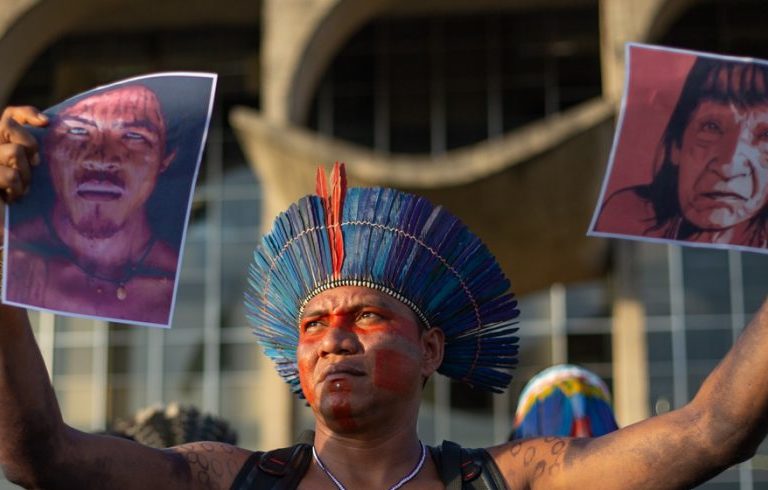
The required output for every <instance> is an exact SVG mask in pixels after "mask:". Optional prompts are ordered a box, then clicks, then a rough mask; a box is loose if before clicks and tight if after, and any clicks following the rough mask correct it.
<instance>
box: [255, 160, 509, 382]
mask: <svg viewBox="0 0 768 490" xmlns="http://www.w3.org/2000/svg"><path fill="white" fill-rule="evenodd" d="M320 175H322V174H320ZM323 179H324V176H323ZM331 187H332V189H333V190H332V192H331V193H329V192H328V188H327V186H326V185H325V183H324V182H323V183H322V184H321V183H320V177H318V193H319V194H320V195H319V196H315V195H311V196H306V197H303V198H302V199H300V200H299V201H298V202H296V203H294V204H292V205H291V206H290V207H289V208H288V209H287V210H286V211H285V212H283V213H281V214H280V215H279V216H278V217H277V218H276V219H275V222H274V224H273V226H272V230H271V231H270V232H269V233H268V234H267V235H265V236H264V237H263V239H262V242H261V244H260V245H259V246H258V247H257V248H256V250H255V251H254V254H253V262H252V263H251V264H250V267H249V273H248V288H247V291H246V293H245V306H246V311H247V317H248V320H249V321H250V322H251V325H252V326H253V329H254V334H255V335H256V338H257V340H258V342H259V344H260V345H261V346H262V347H263V348H264V351H265V353H266V354H267V355H268V356H269V357H270V358H271V359H272V360H273V362H274V363H275V366H276V368H277V371H278V373H279V374H280V375H281V376H282V377H283V378H284V379H285V381H286V382H288V384H289V385H290V386H291V389H292V390H293V391H294V392H295V393H298V394H299V395H302V394H301V387H300V385H299V374H298V367H297V363H296V347H297V344H298V325H299V320H300V317H301V311H302V309H303V307H304V305H305V304H306V303H307V302H308V301H309V300H310V299H311V298H312V297H314V296H315V295H317V294H319V293H320V292H322V291H325V290H327V289H330V288H333V287H338V286H343V285H359V286H367V287H370V288H373V289H376V290H379V291H382V292H384V293H386V294H389V295H391V296H393V297H395V298H397V299H398V300H400V301H401V302H403V303H404V304H406V305H407V306H409V307H410V308H411V309H412V310H413V311H414V313H416V315H417V316H418V318H419V319H420V321H421V322H422V323H423V324H424V325H425V326H426V327H427V328H432V327H437V328H441V329H442V330H443V332H444V333H445V356H444V359H443V363H442V365H441V366H440V368H439V369H438V372H440V373H442V374H444V375H446V376H449V377H452V378H455V379H457V380H461V381H463V382H465V383H467V384H469V385H471V386H474V387H478V388H482V389H486V390H490V391H494V392H501V391H502V390H503V389H504V388H506V387H507V386H508V385H509V382H510V381H511V379H512V377H511V373H510V371H511V369H512V368H514V366H515V365H516V364H517V349H518V346H517V343H518V338H517V336H515V332H516V331H517V326H516V325H517V317H518V315H519V310H518V309H517V301H516V300H515V299H514V296H513V294H512V293H511V292H509V289H510V284H509V281H508V280H507V278H506V277H505V275H504V273H503V272H502V270H501V268H500V266H499V264H498V263H497V262H496V259H495V258H494V257H493V255H491V253H490V251H489V250H488V248H487V247H486V246H485V245H484V244H483V243H482V242H481V241H480V239H479V238H478V237H477V236H475V235H474V234H473V233H472V232H470V231H469V229H467V227H466V226H465V225H464V224H463V223H461V222H460V221H459V220H458V218H456V217H455V216H453V215H452V214H450V213H449V212H448V211H446V210H445V209H443V208H442V207H441V206H433V205H432V204H431V203H430V202H429V201H427V200H426V199H424V198H422V197H419V196H416V195H413V194H408V193H405V192H400V191H397V190H394V189H388V188H352V189H349V190H347V189H346V184H345V179H344V171H343V166H342V167H340V169H338V170H335V171H334V182H333V183H332V186H331ZM337 211H338V212H337ZM339 231H340V233H341V237H339V236H338V233H339Z"/></svg>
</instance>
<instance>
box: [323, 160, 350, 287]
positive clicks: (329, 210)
mask: <svg viewBox="0 0 768 490" xmlns="http://www.w3.org/2000/svg"><path fill="white" fill-rule="evenodd" d="M316 180H317V182H316V192H317V195H318V196H320V198H321V199H322V201H323V208H324V209H325V223H326V225H327V226H328V241H329V242H330V245H331V265H332V267H333V277H334V279H338V278H339V277H341V266H342V265H343V264H344V236H343V235H342V232H341V215H342V212H343V210H344V196H346V195H347V172H346V170H345V169H344V164H343V163H339V162H336V164H335V165H334V166H333V171H332V172H331V184H330V187H331V193H330V195H329V194H328V185H327V184H326V180H325V171H324V170H323V167H318V168H317V178H316Z"/></svg>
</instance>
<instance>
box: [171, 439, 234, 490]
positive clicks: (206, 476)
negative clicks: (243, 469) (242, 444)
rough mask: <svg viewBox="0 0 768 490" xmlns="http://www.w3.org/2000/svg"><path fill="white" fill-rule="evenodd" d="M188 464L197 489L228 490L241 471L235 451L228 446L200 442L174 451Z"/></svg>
mask: <svg viewBox="0 0 768 490" xmlns="http://www.w3.org/2000/svg"><path fill="white" fill-rule="evenodd" d="M173 450H174V451H176V452H177V453H179V454H180V455H181V456H182V457H183V458H184V460H185V461H186V462H187V465H188V467H189V472H190V477H191V480H192V482H193V485H194V486H195V487H196V488H201V489H205V490H226V489H227V488H229V485H230V484H231V482H232V480H233V479H234V478H235V475H237V472H238V471H239V470H240V468H239V467H238V464H237V463H236V461H237V459H236V458H235V457H234V455H235V450H234V448H233V447H232V446H230V445H227V444H219V443H212V442H198V443H193V444H185V445H184V446H179V447H177V448H174V449H173Z"/></svg>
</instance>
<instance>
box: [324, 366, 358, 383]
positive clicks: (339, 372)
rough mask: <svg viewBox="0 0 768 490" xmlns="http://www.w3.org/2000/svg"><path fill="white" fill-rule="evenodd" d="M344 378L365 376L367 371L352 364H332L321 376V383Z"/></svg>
mask: <svg viewBox="0 0 768 490" xmlns="http://www.w3.org/2000/svg"><path fill="white" fill-rule="evenodd" d="M343 376H365V371H364V370H363V369H361V368H359V367H357V366H353V365H350V364H331V365H330V366H328V367H326V368H325V369H324V370H323V371H322V372H321V374H320V381H325V380H326V379H329V378H334V377H343Z"/></svg>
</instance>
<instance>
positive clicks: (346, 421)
mask: <svg viewBox="0 0 768 490" xmlns="http://www.w3.org/2000/svg"><path fill="white" fill-rule="evenodd" d="M332 410H333V416H334V421H335V422H336V423H337V424H339V426H340V427H341V428H342V429H344V430H355V429H357V422H355V419H354V418H353V417H352V407H351V406H350V405H349V400H344V401H341V402H339V403H334V404H333V407H332Z"/></svg>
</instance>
